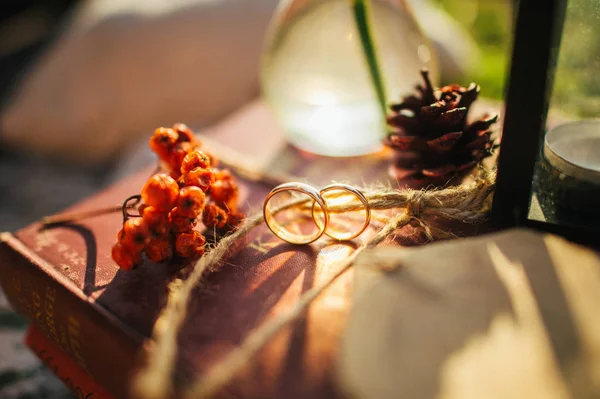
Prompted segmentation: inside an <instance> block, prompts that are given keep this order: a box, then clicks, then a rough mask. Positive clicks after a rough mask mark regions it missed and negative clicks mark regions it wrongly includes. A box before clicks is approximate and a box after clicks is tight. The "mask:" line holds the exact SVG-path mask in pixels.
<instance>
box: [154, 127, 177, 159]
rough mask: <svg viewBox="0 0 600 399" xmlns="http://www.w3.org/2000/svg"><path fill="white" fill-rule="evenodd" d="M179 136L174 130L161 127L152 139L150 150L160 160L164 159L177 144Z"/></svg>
mask: <svg viewBox="0 0 600 399" xmlns="http://www.w3.org/2000/svg"><path fill="white" fill-rule="evenodd" d="M177 138H178V135H177V133H176V132H175V130H173V129H169V128H167V127H159V128H158V129H156V130H155V131H154V134H153V135H152V137H150V149H151V150H152V151H154V153H156V154H157V155H158V156H159V158H161V159H164V158H166V156H167V155H168V154H169V152H170V151H171V149H172V148H173V146H174V145H175V143H176V142H177Z"/></svg>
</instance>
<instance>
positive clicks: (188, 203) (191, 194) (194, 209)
mask: <svg viewBox="0 0 600 399" xmlns="http://www.w3.org/2000/svg"><path fill="white" fill-rule="evenodd" d="M205 200H206V195H204V191H202V190H201V189H200V188H198V187H196V186H188V187H184V188H182V189H181V190H179V199H178V200H177V209H178V212H179V213H180V214H181V215H184V216H188V217H190V218H197V217H198V216H199V215H200V214H201V213H202V210H203V209H204V202H205Z"/></svg>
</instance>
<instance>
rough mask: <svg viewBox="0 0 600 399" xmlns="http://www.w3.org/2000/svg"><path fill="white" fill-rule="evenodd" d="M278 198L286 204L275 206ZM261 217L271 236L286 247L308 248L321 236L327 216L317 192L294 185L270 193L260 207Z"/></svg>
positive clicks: (284, 185)
mask: <svg viewBox="0 0 600 399" xmlns="http://www.w3.org/2000/svg"><path fill="white" fill-rule="evenodd" d="M294 194H296V195H294ZM298 194H301V195H298ZM278 196H280V197H281V196H284V198H286V199H287V200H286V201H285V202H282V203H281V204H279V203H277V197H278ZM319 209H320V211H319ZM315 214H318V215H320V216H319V217H317V216H315ZM263 215H264V218H265V222H266V224H267V226H268V227H269V229H270V230H271V231H272V232H273V234H275V235H276V236H277V237H279V238H281V239H282V240H284V241H287V242H289V243H290V244H310V243H311V242H313V241H315V240H317V239H318V238H319V237H321V236H322V235H323V233H324V232H325V230H326V229H327V225H328V222H329V213H328V212H327V207H326V205H325V201H324V200H323V198H322V197H321V195H320V193H319V191H317V190H316V189H315V188H313V187H311V186H309V185H308V184H305V183H296V182H294V183H284V184H280V185H279V186H277V187H275V188H274V189H273V190H271V192H270V193H269V195H268V196H267V199H266V200H265V203H264V206H263ZM288 215H292V216H293V217H289V216H288ZM286 216H287V217H286ZM311 224H313V225H314V227H316V229H315V228H314V227H312V226H311Z"/></svg>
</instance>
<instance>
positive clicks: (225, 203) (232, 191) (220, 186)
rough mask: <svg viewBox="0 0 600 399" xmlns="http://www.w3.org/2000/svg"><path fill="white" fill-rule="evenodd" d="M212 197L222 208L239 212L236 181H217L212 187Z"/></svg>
mask: <svg viewBox="0 0 600 399" xmlns="http://www.w3.org/2000/svg"><path fill="white" fill-rule="evenodd" d="M210 196H211V198H212V199H213V201H215V203H217V205H219V206H220V207H222V208H225V209H227V210H228V211H236V210H237V198H238V186H237V183H236V182H235V180H217V181H215V182H214V183H213V184H212V186H211V187H210Z"/></svg>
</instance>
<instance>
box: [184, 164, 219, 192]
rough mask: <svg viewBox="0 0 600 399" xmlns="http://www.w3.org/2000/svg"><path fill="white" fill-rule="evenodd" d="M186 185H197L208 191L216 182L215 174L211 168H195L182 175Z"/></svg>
mask: <svg viewBox="0 0 600 399" xmlns="http://www.w3.org/2000/svg"><path fill="white" fill-rule="evenodd" d="M181 181H182V182H183V184H184V185H186V186H196V187H199V188H200V189H201V190H202V191H204V192H206V191H207V190H208V189H209V188H210V186H211V185H212V184H213V183H214V182H215V174H214V173H213V171H212V170H210V169H204V168H194V169H192V170H191V171H189V172H188V173H186V174H185V175H183V176H182V180H181Z"/></svg>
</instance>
